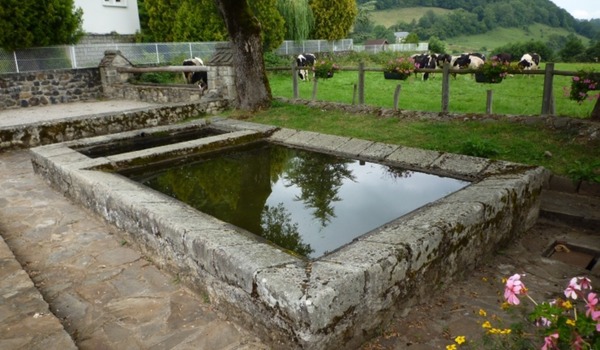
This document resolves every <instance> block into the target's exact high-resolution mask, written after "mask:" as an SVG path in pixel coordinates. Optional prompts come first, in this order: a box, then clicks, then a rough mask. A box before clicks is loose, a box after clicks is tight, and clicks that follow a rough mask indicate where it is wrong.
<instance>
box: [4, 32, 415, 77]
mask: <svg viewBox="0 0 600 350" xmlns="http://www.w3.org/2000/svg"><path fill="white" fill-rule="evenodd" d="M222 43H223V42H180V43H112V44H85V45H65V46H52V47H37V48H29V49H21V50H17V51H6V50H2V49H0V73H20V72H31V71H38V70H49V69H71V68H91V67H97V66H98V64H99V63H100V60H101V59H102V57H104V52H105V51H106V50H120V51H121V53H122V54H123V56H125V57H126V58H127V59H128V60H129V61H130V62H131V63H132V64H135V65H179V64H181V62H183V60H184V59H186V58H191V57H199V58H201V59H202V60H204V61H205V62H206V61H207V60H208V59H209V58H210V57H211V56H212V55H213V53H214V52H215V48H216V46H217V45H219V44H222ZM398 45H400V46H398ZM398 45H396V44H394V45H388V46H387V49H386V50H388V51H411V50H413V51H427V48H426V45H427V44H420V46H416V45H415V44H398ZM403 45H404V46H403ZM406 45H409V46H406ZM410 45H413V46H410ZM422 45H425V49H423V47H422ZM397 46H398V47H397ZM345 51H369V52H371V51H372V52H377V50H376V48H371V47H364V46H355V45H354V44H353V40H352V39H342V40H336V41H327V40H305V41H284V42H283V44H281V46H280V47H279V48H278V49H277V50H276V51H275V53H276V54H278V55H297V54H300V53H306V52H311V53H322V52H345Z"/></svg>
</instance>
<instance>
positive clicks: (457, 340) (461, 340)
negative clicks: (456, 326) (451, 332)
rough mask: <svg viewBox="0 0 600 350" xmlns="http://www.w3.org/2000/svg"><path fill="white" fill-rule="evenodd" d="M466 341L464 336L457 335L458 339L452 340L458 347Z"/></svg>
mask: <svg viewBox="0 0 600 350" xmlns="http://www.w3.org/2000/svg"><path fill="white" fill-rule="evenodd" d="M466 340H467V339H466V338H465V336H464V335H459V336H458V337H456V338H454V341H455V342H456V344H458V345H460V344H462V343H464V342H465V341H466Z"/></svg>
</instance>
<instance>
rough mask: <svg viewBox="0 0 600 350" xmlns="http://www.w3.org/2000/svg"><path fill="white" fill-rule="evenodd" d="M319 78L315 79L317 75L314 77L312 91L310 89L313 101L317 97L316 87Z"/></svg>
mask: <svg viewBox="0 0 600 350" xmlns="http://www.w3.org/2000/svg"><path fill="white" fill-rule="evenodd" d="M318 82H319V79H317V77H315V78H314V79H313V91H312V100H313V101H315V100H316V99H317V87H318V85H319V83H318Z"/></svg>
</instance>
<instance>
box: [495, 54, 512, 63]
mask: <svg viewBox="0 0 600 350" xmlns="http://www.w3.org/2000/svg"><path fill="white" fill-rule="evenodd" d="M492 59H494V60H497V61H498V62H500V63H502V64H510V61H512V55H511V54H509V53H504V52H503V53H499V54H497V55H495V56H493V57H492Z"/></svg>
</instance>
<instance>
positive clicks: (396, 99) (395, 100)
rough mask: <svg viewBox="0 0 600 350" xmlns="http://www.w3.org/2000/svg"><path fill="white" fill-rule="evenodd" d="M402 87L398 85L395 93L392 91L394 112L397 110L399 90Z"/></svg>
mask: <svg viewBox="0 0 600 350" xmlns="http://www.w3.org/2000/svg"><path fill="white" fill-rule="evenodd" d="M401 89H402V86H401V85H400V84H398V85H396V91H394V111H397V110H398V101H399V100H400V90H401Z"/></svg>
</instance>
